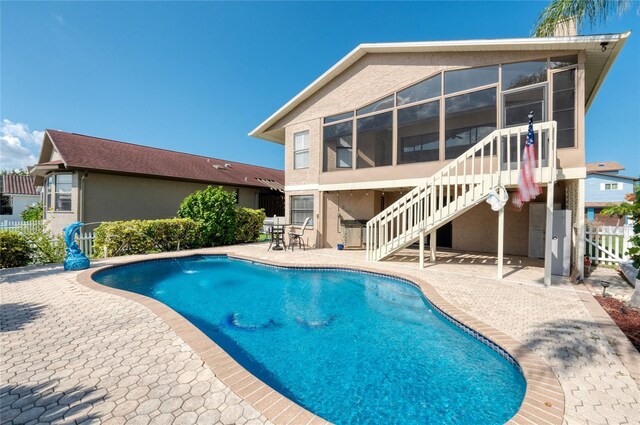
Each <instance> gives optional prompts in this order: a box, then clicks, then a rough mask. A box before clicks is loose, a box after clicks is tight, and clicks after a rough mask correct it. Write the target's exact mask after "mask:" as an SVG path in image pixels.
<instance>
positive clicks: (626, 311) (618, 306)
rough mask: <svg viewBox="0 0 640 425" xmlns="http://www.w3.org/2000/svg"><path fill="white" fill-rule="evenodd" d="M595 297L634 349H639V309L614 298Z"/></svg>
mask: <svg viewBox="0 0 640 425" xmlns="http://www.w3.org/2000/svg"><path fill="white" fill-rule="evenodd" d="M596 299H597V300H598V302H599V303H600V305H601V306H602V308H604V309H605V311H606V312H607V313H609V316H611V318H612V319H613V321H614V322H616V325H618V327H619V328H620V330H621V331H622V332H623V333H624V334H625V335H626V336H627V338H629V341H631V343H632V344H633V346H634V347H636V350H638V351H640V311H639V310H636V309H633V308H631V307H628V306H627V305H626V304H625V303H624V301H620V300H618V299H616V298H611V297H606V298H603V297H601V296H596Z"/></svg>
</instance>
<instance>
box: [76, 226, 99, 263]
mask: <svg viewBox="0 0 640 425" xmlns="http://www.w3.org/2000/svg"><path fill="white" fill-rule="evenodd" d="M95 238H96V235H95V234H94V233H93V232H84V233H82V232H81V233H79V234H78V236H76V243H77V244H78V247H79V248H80V251H82V252H84V253H85V255H86V256H87V257H89V258H91V257H92V256H93V240H94V239H95Z"/></svg>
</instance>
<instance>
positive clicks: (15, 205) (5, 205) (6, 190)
mask: <svg viewBox="0 0 640 425" xmlns="http://www.w3.org/2000/svg"><path fill="white" fill-rule="evenodd" d="M39 200H40V192H39V191H38V189H37V188H36V187H35V186H34V184H33V177H31V176H19V175H16V174H6V175H3V176H2V178H1V179H0V225H2V222H4V221H21V220H22V217H21V216H20V213H21V212H22V211H24V210H25V208H27V207H29V206H31V205H33V204H35V203H37V202H38V201H39Z"/></svg>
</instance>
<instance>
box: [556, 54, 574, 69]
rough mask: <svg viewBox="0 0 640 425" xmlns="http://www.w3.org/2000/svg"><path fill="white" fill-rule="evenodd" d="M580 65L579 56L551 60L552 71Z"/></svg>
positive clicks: (559, 57)
mask: <svg viewBox="0 0 640 425" xmlns="http://www.w3.org/2000/svg"><path fill="white" fill-rule="evenodd" d="M577 63H578V56H576V55H571V56H558V57H556V58H551V62H550V66H551V69H555V68H563V67H565V66H571V65H575V64H577Z"/></svg>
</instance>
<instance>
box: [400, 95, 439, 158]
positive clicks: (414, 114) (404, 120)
mask: <svg viewBox="0 0 640 425" xmlns="http://www.w3.org/2000/svg"><path fill="white" fill-rule="evenodd" d="M439 144H440V101H435V102H429V103H425V104H423V105H418V106H412V107H410V108H405V109H400V110H398V164H408V163H411V162H424V161H437V160H438V159H439V155H440V153H439V152H440V151H439Z"/></svg>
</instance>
